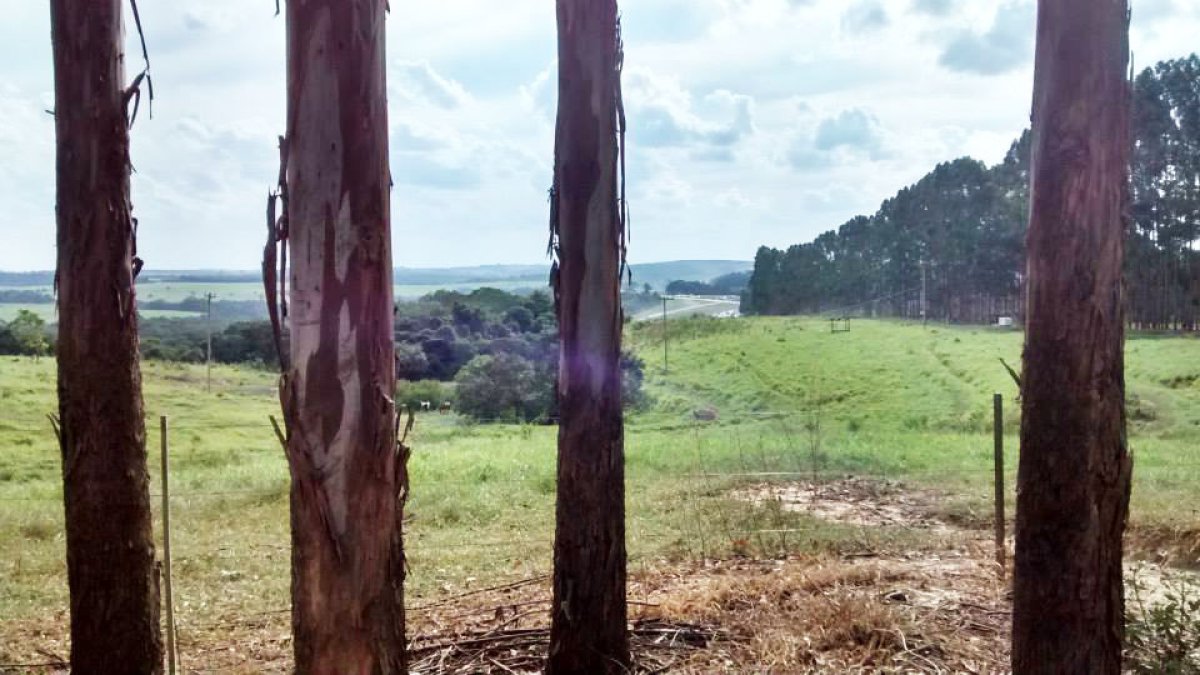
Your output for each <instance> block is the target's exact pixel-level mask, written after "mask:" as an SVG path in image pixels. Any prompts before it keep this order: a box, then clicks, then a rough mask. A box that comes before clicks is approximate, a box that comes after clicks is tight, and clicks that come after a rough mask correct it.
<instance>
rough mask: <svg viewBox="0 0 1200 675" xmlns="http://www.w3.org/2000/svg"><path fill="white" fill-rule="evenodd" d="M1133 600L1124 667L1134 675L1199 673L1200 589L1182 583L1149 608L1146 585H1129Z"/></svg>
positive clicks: (1133, 582)
mask: <svg viewBox="0 0 1200 675" xmlns="http://www.w3.org/2000/svg"><path fill="white" fill-rule="evenodd" d="M1129 585H1130V590H1131V591H1132V593H1131V595H1132V600H1133V602H1132V603H1131V607H1130V612H1129V614H1130V616H1129V617H1128V618H1127V620H1126V624H1125V661H1126V663H1125V667H1126V668H1127V669H1128V670H1129V671H1130V672H1133V673H1145V674H1147V675H1149V674H1150V673H1156V674H1162V675H1193V674H1196V673H1200V589H1198V588H1196V587H1195V586H1191V585H1188V584H1187V583H1184V582H1179V583H1178V584H1175V585H1173V586H1171V587H1169V588H1168V589H1167V590H1166V592H1165V593H1164V595H1163V599H1162V600H1161V601H1159V602H1157V603H1155V604H1153V605H1150V606H1147V604H1146V602H1145V601H1144V599H1143V595H1144V593H1145V591H1146V590H1147V584H1146V583H1145V582H1143V581H1141V580H1140V579H1138V578H1137V577H1136V576H1135V577H1134V578H1133V579H1132V580H1131V581H1130V584H1129Z"/></svg>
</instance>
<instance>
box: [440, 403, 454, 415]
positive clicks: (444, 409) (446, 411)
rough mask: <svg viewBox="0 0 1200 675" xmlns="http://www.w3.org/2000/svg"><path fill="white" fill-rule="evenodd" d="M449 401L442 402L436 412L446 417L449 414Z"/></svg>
mask: <svg viewBox="0 0 1200 675" xmlns="http://www.w3.org/2000/svg"><path fill="white" fill-rule="evenodd" d="M450 407H451V406H450V401H442V405H440V406H438V412H439V413H441V414H443V415H447V414H449V413H450Z"/></svg>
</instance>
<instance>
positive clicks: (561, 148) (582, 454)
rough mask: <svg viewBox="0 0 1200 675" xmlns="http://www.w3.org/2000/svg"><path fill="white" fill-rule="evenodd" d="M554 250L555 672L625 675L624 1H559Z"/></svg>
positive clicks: (551, 666) (550, 667)
mask: <svg viewBox="0 0 1200 675" xmlns="http://www.w3.org/2000/svg"><path fill="white" fill-rule="evenodd" d="M557 9H558V12H557V16H558V64H559V66H558V67H559V74H558V88H559V98H558V101H559V103H558V105H559V108H558V121H557V127H556V131H555V157H554V189H553V190H552V193H551V196H552V200H551V214H552V218H553V222H552V223H551V243H552V246H553V247H554V249H555V250H556V253H557V257H558V260H557V261H556V262H557V265H556V267H555V268H554V272H555V275H556V276H555V280H556V282H557V283H556V293H555V296H556V307H557V312H558V322H559V340H560V357H559V358H560V362H559V371H558V386H557V396H558V402H559V415H560V417H559V420H560V422H559V434H558V498H557V502H556V513H555V522H556V526H555V535H554V600H553V603H552V614H551V642H550V651H549V656H548V659H547V666H546V671H547V672H548V673H551V674H552V675H562V674H565V673H624V672H627V671H628V668H629V665H630V656H629V639H628V636H627V634H626V616H627V605H626V601H625V574H626V570H625V565H626V560H625V474H624V470H625V468H624V422H623V419H622V410H621V371H620V352H621V300H620V285H621V275H622V269H623V264H624V263H623V260H624V238H625V237H624V223H623V221H622V206H621V196H620V187H619V175H618V174H619V173H620V167H619V161H618V158H619V156H620V154H621V144H620V127H621V123H620V107H619V105H618V98H619V97H618V92H619V91H620V67H621V48H620V37H619V33H618V21H617V5H616V2H615V0H558V3H557Z"/></svg>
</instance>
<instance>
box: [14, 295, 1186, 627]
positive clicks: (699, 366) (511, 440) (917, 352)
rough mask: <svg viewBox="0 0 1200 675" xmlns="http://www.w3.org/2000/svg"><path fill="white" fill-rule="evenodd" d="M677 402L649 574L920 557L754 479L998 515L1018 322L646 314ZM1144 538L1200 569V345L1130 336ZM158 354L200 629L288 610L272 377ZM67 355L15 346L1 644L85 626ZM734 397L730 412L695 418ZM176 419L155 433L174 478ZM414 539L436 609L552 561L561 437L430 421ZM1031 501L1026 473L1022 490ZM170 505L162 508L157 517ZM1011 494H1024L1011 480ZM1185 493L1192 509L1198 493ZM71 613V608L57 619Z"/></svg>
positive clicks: (647, 486)
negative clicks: (817, 559) (711, 564)
mask: <svg viewBox="0 0 1200 675" xmlns="http://www.w3.org/2000/svg"><path fill="white" fill-rule="evenodd" d="M630 330H631V334H630V337H629V341H630V342H631V344H633V345H634V346H635V348H636V349H637V351H638V352H639V353H640V354H641V355H642V357H643V358H644V359H645V360H646V364H647V369H646V370H647V385H646V386H647V389H648V391H649V392H650V394H651V395H652V397H653V399H654V404H653V405H652V406H651V407H650V408H649V409H647V410H644V411H641V412H638V413H636V414H634V415H633V416H632V417H631V419H630V422H629V428H628V433H627V454H628V459H627V463H628V480H629V486H628V505H629V545H630V551H631V556H632V561H633V562H632V564H633V565H634V567H635V569H639V568H644V567H645V566H647V565H653V564H655V561H658V560H662V559H677V558H692V557H699V556H720V557H724V556H729V555H733V554H747V553H748V554H751V555H760V556H768V557H770V556H779V555H783V554H795V553H806V552H819V551H829V550H832V551H840V552H858V551H862V550H864V549H868V550H888V549H889V548H893V549H896V550H901V551H911V550H919V549H921V548H922V547H923V546H927V545H931V544H929V541H930V539H929V538H930V536H931V535H930V534H929V533H928V532H920V531H912V530H908V529H905V528H901V527H897V528H868V527H854V526H849V525H837V524H831V523H829V522H827V521H819V520H817V519H815V518H812V517H809V516H807V515H805V514H802V513H795V512H791V511H784V510H781V509H778V508H773V507H772V506H771V505H770V504H763V505H757V506H756V505H754V504H751V503H747V502H744V501H740V500H738V499H734V498H733V497H732V496H731V490H732V489H734V488H737V487H739V486H744V485H748V484H761V483H763V482H764V481H782V480H794V479H797V478H800V479H803V480H810V479H812V478H814V477H815V478H817V479H823V478H826V477H833V476H844V475H846V474H848V473H852V474H855V475H859V476H869V477H877V478H881V479H887V480H890V481H897V480H898V481H903V482H905V483H908V484H915V485H919V486H925V487H926V488H928V489H933V490H936V491H937V493H938V494H939V495H941V497H940V498H939V499H940V501H939V507H938V508H939V509H940V510H941V516H943V517H944V518H946V519H947V520H949V521H951V522H956V523H961V524H965V525H977V524H982V523H985V522H986V521H987V518H988V517H989V513H990V511H989V509H990V504H989V502H988V495H989V494H990V492H991V483H990V472H991V461H992V459H991V453H992V439H991V433H990V427H989V424H990V415H991V395H992V392H994V391H999V392H1001V393H1003V394H1004V395H1005V397H1006V405H1007V407H1008V420H1007V426H1006V428H1007V429H1008V431H1009V434H1008V438H1007V443H1008V447H1009V455H1008V457H1009V465H1008V466H1009V472H1010V475H1011V473H1012V469H1013V467H1014V466H1015V457H1016V449H1015V448H1016V436H1015V431H1016V428H1017V427H1016V424H1017V421H1016V410H1015V405H1014V403H1013V401H1012V399H1013V397H1014V396H1015V393H1016V392H1015V387H1014V385H1013V383H1012V381H1011V379H1009V376H1008V374H1007V373H1006V372H1005V371H1004V369H1003V368H1002V366H1001V365H1000V363H999V361H998V358H1000V357H1003V358H1005V359H1006V360H1008V361H1009V363H1014V364H1015V363H1017V362H1018V361H1019V359H1018V356H1019V351H1020V345H1021V336H1020V334H1019V333H1015V332H996V331H992V330H983V329H958V328H947V327H944V326H936V327H930V328H929V329H922V328H920V327H919V326H911V325H902V324H899V323H887V322H867V321H862V322H856V323H853V324H852V326H851V331H850V332H849V333H838V334H831V333H829V329H828V324H827V323H826V322H822V321H819V320H814V319H803V318H787V319H773V318H763V319H737V320H716V319H701V318H697V319H687V320H679V321H673V322H671V324H670V325H669V328H668V337H669V338H670V340H671V342H670V345H669V349H670V353H669V358H670V370H669V372H666V373H664V372H662V344H661V337H662V334H661V330H662V329H661V326H659V325H657V324H655V323H648V324H644V325H642V324H637V325H634V326H633V327H631V329H630ZM1128 351H1129V381H1130V391H1131V395H1132V399H1133V404H1132V406H1131V417H1132V419H1133V422H1132V427H1131V444H1132V446H1133V448H1134V451H1135V453H1136V457H1137V467H1136V472H1135V488H1134V496H1133V500H1134V507H1133V523H1134V525H1135V540H1137V541H1141V542H1144V543H1145V545H1146V546H1147V547H1153V548H1154V549H1155V550H1158V549H1159V548H1163V547H1168V548H1172V550H1175V551H1178V553H1177V555H1179V556H1180V558H1178V559H1179V560H1181V561H1183V562H1191V563H1192V564H1195V563H1196V562H1197V560H1198V558H1197V552H1198V549H1200V546H1197V543H1198V542H1200V537H1198V536H1197V532H1200V515H1198V514H1197V513H1196V512H1195V511H1194V510H1193V505H1194V501H1195V485H1196V484H1197V482H1200V467H1198V464H1200V462H1198V460H1197V458H1196V456H1195V451H1194V448H1195V443H1196V439H1197V438H1200V341H1197V340H1195V339H1188V338H1153V337H1136V336H1135V337H1133V338H1131V340H1130V342H1129V348H1128ZM213 373H214V382H213V391H212V392H211V393H206V392H205V389H204V370H203V367H185V366H177V365H171V364H164V363H149V364H146V366H145V383H146V409H147V413H148V414H149V415H151V416H152V417H156V416H157V415H160V414H167V415H169V416H170V418H171V425H172V431H171V434H170V440H171V453H172V459H171V465H172V495H173V499H172V525H173V537H174V541H173V543H174V549H175V573H176V583H175V588H176V592H177V594H178V599H177V604H179V605H180V607H181V609H180V616H181V619H180V620H181V623H182V625H183V626H184V628H182V629H181V630H183V631H184V632H185V633H186V631H187V630H188V628H187V627H188V626H193V627H196V629H197V630H198V629H200V628H201V627H203V626H207V625H211V624H215V623H219V622H220V621H223V620H227V619H228V618H230V617H239V616H245V615H247V614H254V613H257V612H276V611H278V610H281V609H284V608H286V607H287V602H288V600H287V597H288V569H289V568H288V564H289V553H288V550H287V547H288V534H287V532H288V520H287V485H288V478H287V469H286V466H285V464H284V461H283V455H282V452H281V450H280V448H279V445H278V442H277V441H276V440H275V437H274V435H273V433H272V431H271V428H270V426H269V423H268V421H267V416H268V415H269V414H271V413H273V412H275V411H276V410H277V404H276V402H275V399H274V382H275V377H274V376H273V375H272V374H271V373H268V372H263V371H257V370H251V369H238V368H225V367H222V368H215V369H214V371H213ZM53 408H54V364H53V362H52V361H50V360H48V359H43V360H41V361H40V362H34V361H32V360H28V359H12V358H5V359H3V360H0V541H2V542H5V543H6V544H8V545H7V546H6V547H5V553H4V554H2V555H0V644H3V643H4V642H5V641H6V639H7V638H8V636H10V635H12V634H13V631H15V630H17V629H18V628H19V629H20V630H26V629H27V628H28V627H29V625H31V624H30V622H32V625H35V626H36V627H37V629H38V630H63V628H64V626H65V624H64V623H63V620H62V615H61V612H62V611H63V608H64V607H65V604H66V585H65V577H64V574H65V572H64V559H63V546H64V544H63V534H62V506H61V487H60V485H61V483H60V481H61V478H60V466H59V457H58V452H57V449H56V448H55V445H54V441H53V436H52V434H51V433H50V429H49V425H48V423H47V422H46V418H45V415H46V413H48V412H51V411H52V410H53ZM702 408H712V409H714V410H715V412H716V414H717V420H715V421H712V422H699V421H697V420H696V419H695V416H694V411H696V410H697V409H702ZM155 424H156V422H155V421H154V420H153V419H152V426H151V429H150V431H149V433H148V444H149V446H150V447H151V448H152V453H151V456H150V465H151V475H152V490H153V492H154V493H155V494H158V492H159V485H158V483H159V479H158V475H159V474H158V453H157V448H158V442H159V438H158V433H157V431H156V428H155ZM412 441H413V443H412V445H413V447H414V455H413V459H412V464H411V477H412V490H413V497H412V500H411V502H410V503H409V509H408V516H409V520H408V521H407V525H406V528H407V531H406V538H407V542H408V547H409V563H410V576H409V583H410V589H411V597H412V601H413V602H419V601H420V600H421V599H422V598H431V597H438V596H439V595H441V594H445V593H447V592H454V591H457V590H462V589H465V588H473V587H477V586H479V585H481V584H485V583H488V582H490V581H496V580H503V579H510V578H515V577H521V576H525V575H528V574H531V573H536V572H544V571H546V570H547V569H548V567H549V564H550V542H551V537H552V532H553V499H554V466H553V462H554V453H555V450H554V447H555V430H554V429H553V428H552V427H540V426H514V425H508V426H479V425H472V424H470V423H468V422H466V421H464V420H462V419H460V418H458V417H456V416H453V415H448V416H442V415H437V414H430V415H424V416H422V417H420V418H419V419H418V421H417V425H416V430H415V437H414V438H413V439H412ZM1009 487H1010V492H1011V487H1012V481H1011V479H1010V481H1009ZM158 504H159V502H158V501H157V499H156V500H154V507H155V512H156V514H157V512H158ZM1010 504H1011V495H1010ZM1181 505H1186V506H1182V507H1181ZM56 617H57V618H56Z"/></svg>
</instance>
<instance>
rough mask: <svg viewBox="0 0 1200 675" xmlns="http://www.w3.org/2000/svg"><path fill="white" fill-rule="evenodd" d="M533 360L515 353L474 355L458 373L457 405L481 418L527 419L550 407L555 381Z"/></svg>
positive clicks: (543, 412) (541, 414) (520, 420)
mask: <svg viewBox="0 0 1200 675" xmlns="http://www.w3.org/2000/svg"><path fill="white" fill-rule="evenodd" d="M547 379H548V378H547V377H546V375H545V373H544V372H539V370H538V369H537V368H536V367H535V366H534V364H533V362H531V361H529V360H528V359H525V358H524V357H521V356H518V355H516V354H507V353H500V354H495V355H488V354H485V355H483V356H477V357H475V358H474V359H472V360H471V361H470V362H469V363H467V365H465V366H463V368H462V370H460V371H459V372H458V375H457V376H456V377H455V382H457V383H458V409H459V411H461V412H462V413H463V414H465V415H468V416H470V417H473V418H475V419H480V420H511V421H518V422H528V421H532V420H535V419H539V418H541V417H544V416H545V415H546V414H547V412H548V411H549V409H550V400H549V396H550V395H552V393H553V384H552V383H551V382H548V381H547Z"/></svg>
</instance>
